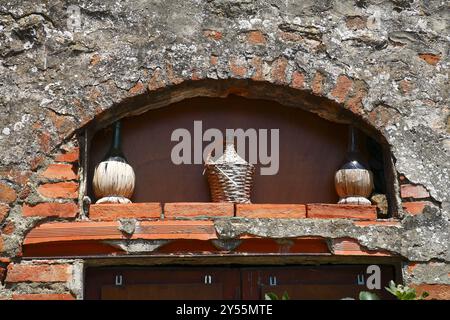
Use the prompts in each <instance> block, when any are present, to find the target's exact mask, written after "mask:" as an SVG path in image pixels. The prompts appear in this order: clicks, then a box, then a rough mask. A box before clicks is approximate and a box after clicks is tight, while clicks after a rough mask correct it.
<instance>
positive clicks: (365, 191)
mask: <svg viewBox="0 0 450 320" xmlns="http://www.w3.org/2000/svg"><path fill="white" fill-rule="evenodd" d="M363 163H364V161H363V159H362V157H361V155H360V154H359V152H358V150H357V146H356V130H355V128H354V127H353V126H350V128H349V153H348V155H347V159H346V162H345V164H344V165H343V166H342V167H341V168H340V169H339V170H338V171H337V172H336V174H335V176H334V183H335V187H336V192H337V194H338V195H339V197H340V199H339V202H338V203H341V204H344V203H347V204H365V205H370V204H371V202H370V200H369V199H368V197H370V195H371V194H372V190H373V174H372V172H371V171H370V170H368V169H367V168H366V166H365V165H364V164H363Z"/></svg>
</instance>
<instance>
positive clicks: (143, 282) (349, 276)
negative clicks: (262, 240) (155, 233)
mask: <svg viewBox="0 0 450 320" xmlns="http://www.w3.org/2000/svg"><path fill="white" fill-rule="evenodd" d="M367 267H368V265H320V266H288V267H279V266H267V267H156V268H155V267H140V268H139V267H125V268H119V267H117V268H92V269H88V270H87V272H86V292H85V298H86V299H102V300H128V299H130V300H229V299H233V300H240V299H243V300H259V299H264V296H265V294H266V293H268V292H273V293H275V294H277V295H278V296H281V295H282V294H283V293H284V292H287V294H288V295H289V297H290V299H293V300H304V299H320V300H329V299H332V300H337V299H342V298H346V297H350V298H355V299H358V294H359V292H360V291H368V289H367V287H366V282H367V279H368V276H369V274H367ZM380 269H381V288H382V289H381V290H370V291H372V292H375V293H377V294H378V296H379V297H380V298H382V299H392V298H393V296H392V295H390V294H388V293H387V292H386V291H385V290H384V287H386V286H387V284H388V283H389V281H390V280H398V279H396V273H395V268H394V266H392V265H380Z"/></svg>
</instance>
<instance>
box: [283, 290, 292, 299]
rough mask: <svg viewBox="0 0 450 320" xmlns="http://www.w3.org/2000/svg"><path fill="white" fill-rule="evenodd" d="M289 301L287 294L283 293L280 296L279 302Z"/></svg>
mask: <svg viewBox="0 0 450 320" xmlns="http://www.w3.org/2000/svg"><path fill="white" fill-rule="evenodd" d="M289 299H291V298H289V295H288V293H287V292H286V291H285V292H284V293H283V295H282V296H281V300H289Z"/></svg>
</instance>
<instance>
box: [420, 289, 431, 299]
mask: <svg viewBox="0 0 450 320" xmlns="http://www.w3.org/2000/svg"><path fill="white" fill-rule="evenodd" d="M429 295H430V294H429V293H428V292H426V291H424V292H422V296H421V298H422V299H425V298H426V297H428V296H429Z"/></svg>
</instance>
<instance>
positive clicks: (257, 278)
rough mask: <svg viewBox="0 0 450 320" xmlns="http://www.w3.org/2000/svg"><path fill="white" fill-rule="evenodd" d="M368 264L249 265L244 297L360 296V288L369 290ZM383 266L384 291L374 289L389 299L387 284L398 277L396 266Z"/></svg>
mask: <svg viewBox="0 0 450 320" xmlns="http://www.w3.org/2000/svg"><path fill="white" fill-rule="evenodd" d="M367 266H368V265H323V266H295V267H281V268H273V267H268V268H246V269H243V270H242V274H241V277H242V283H243V284H244V288H243V289H242V293H243V296H242V298H243V299H244V300H246V299H252V300H255V299H264V296H265V294H266V293H268V292H273V293H275V294H277V295H278V296H279V297H281V296H282V295H283V293H284V292H286V293H287V294H288V295H289V297H290V299H293V300H311V299H312V300H316V299H319V300H338V299H342V298H346V297H350V298H355V299H358V295H359V292H360V291H368V289H367V287H366V281H367V278H368V274H367V273H366V271H367ZM380 267H381V290H370V291H372V292H375V293H377V295H378V296H379V297H380V298H383V299H389V298H391V297H392V296H390V295H389V294H388V293H387V292H386V291H385V290H384V287H386V286H387V284H388V283H389V281H390V280H394V279H395V269H394V267H393V266H380Z"/></svg>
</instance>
